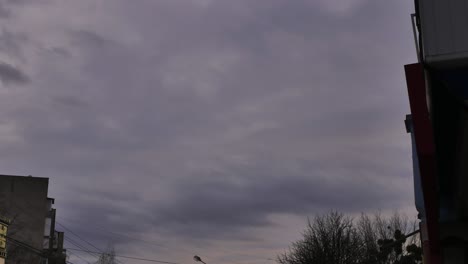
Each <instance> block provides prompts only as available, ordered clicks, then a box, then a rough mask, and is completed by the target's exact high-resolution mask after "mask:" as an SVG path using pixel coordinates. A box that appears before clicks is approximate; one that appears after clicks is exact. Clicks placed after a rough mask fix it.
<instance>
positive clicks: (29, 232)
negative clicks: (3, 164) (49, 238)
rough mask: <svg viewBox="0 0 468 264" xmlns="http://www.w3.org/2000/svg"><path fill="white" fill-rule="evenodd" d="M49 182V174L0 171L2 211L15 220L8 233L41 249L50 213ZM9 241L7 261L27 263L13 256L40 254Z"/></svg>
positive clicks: (0, 211)
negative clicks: (18, 173) (26, 174)
mask: <svg viewBox="0 0 468 264" xmlns="http://www.w3.org/2000/svg"><path fill="white" fill-rule="evenodd" d="M48 185H49V179H48V178H37V177H23V176H10V175H0V213H1V214H3V215H4V216H6V217H8V218H10V219H11V220H12V222H11V225H10V226H9V229H8V236H11V237H13V238H15V239H16V240H19V241H22V242H24V243H26V244H28V245H30V246H32V247H34V248H37V249H40V250H42V249H43V242H44V226H45V219H46V215H47V213H48V211H47V204H48V201H47V191H48ZM7 243H8V244H7V246H8V250H7V252H8V256H7V260H6V263H23V262H24V261H17V262H13V259H15V258H18V259H19V258H22V257H30V258H31V257H37V254H32V253H31V252H27V251H25V249H24V248H22V249H21V248H18V247H17V246H14V245H12V243H10V242H7ZM20 255H21V256H20ZM27 255H30V256H27ZM26 263H27V262H26Z"/></svg>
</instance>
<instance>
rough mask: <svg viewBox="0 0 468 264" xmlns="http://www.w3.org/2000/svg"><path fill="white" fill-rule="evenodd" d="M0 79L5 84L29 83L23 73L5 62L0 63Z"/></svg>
mask: <svg viewBox="0 0 468 264" xmlns="http://www.w3.org/2000/svg"><path fill="white" fill-rule="evenodd" d="M0 79H1V80H2V82H4V83H5V84H24V83H27V82H29V78H28V76H27V75H26V74H25V73H23V72H22V71H21V70H20V69H18V68H16V67H15V66H13V65H11V64H8V63H5V62H0Z"/></svg>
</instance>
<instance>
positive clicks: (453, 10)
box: [419, 0, 468, 68]
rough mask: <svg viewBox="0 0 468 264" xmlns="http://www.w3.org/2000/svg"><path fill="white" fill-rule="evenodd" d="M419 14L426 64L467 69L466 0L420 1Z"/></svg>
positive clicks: (467, 33) (467, 1)
mask: <svg viewBox="0 0 468 264" xmlns="http://www.w3.org/2000/svg"><path fill="white" fill-rule="evenodd" d="M419 11H420V18H421V28H422V41H423V50H424V57H425V60H426V62H427V63H428V64H429V65H432V66H435V67H441V68H449V67H456V66H466V65H468V0H419Z"/></svg>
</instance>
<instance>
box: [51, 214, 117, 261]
mask: <svg viewBox="0 0 468 264" xmlns="http://www.w3.org/2000/svg"><path fill="white" fill-rule="evenodd" d="M55 222H56V223H57V224H58V225H60V226H61V227H62V228H64V229H65V230H67V231H68V232H70V233H71V234H72V235H74V236H76V237H77V238H79V239H80V240H82V241H84V242H86V243H87V244H88V245H90V246H92V247H93V248H94V249H96V250H97V251H98V252H99V254H103V251H102V250H101V249H99V248H98V247H96V246H95V245H93V244H92V243H91V242H88V241H87V240H86V239H84V238H82V237H81V236H79V235H78V234H76V233H75V232H73V231H72V230H70V229H69V228H67V227H66V226H65V225H63V224H60V223H59V222H57V221H55ZM75 243H78V242H76V241H75ZM78 244H79V243H78ZM75 245H76V244H75ZM78 247H79V246H78ZM80 248H81V249H85V250H88V249H87V248H86V247H84V246H82V247H80ZM98 259H99V257H98ZM117 262H118V263H122V262H121V261H119V260H117Z"/></svg>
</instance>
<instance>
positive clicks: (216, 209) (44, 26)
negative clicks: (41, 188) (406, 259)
mask: <svg viewBox="0 0 468 264" xmlns="http://www.w3.org/2000/svg"><path fill="white" fill-rule="evenodd" d="M0 3H1V4H0V25H1V26H0V82H1V83H0V147H1V149H2V151H1V152H0V167H1V169H2V171H1V173H3V174H18V175H33V176H39V177H49V178H50V186H49V194H50V196H51V197H54V198H56V208H57V214H58V218H57V220H58V221H59V223H60V224H62V225H64V226H66V227H67V228H69V229H70V230H72V231H73V232H75V233H76V234H78V235H80V236H81V237H83V238H85V239H86V240H88V241H89V242H91V243H92V244H93V245H96V246H97V247H98V248H105V247H107V245H113V246H114V247H115V248H116V250H117V253H118V254H121V255H130V256H138V257H142V258H150V259H158V260H166V261H173V262H178V263H182V264H192V263H193V260H192V257H193V255H194V254H198V255H200V256H202V258H203V259H204V260H205V261H206V262H207V263H208V264H214V263H219V264H233V263H234V264H270V263H273V262H272V261H271V260H268V258H274V257H275V256H276V254H278V253H281V252H283V251H284V250H286V249H287V247H288V245H289V244H290V243H291V242H292V241H294V240H296V239H298V238H299V237H300V233H301V231H302V230H303V228H304V227H305V223H306V221H307V217H310V216H314V215H315V214H318V213H323V212H326V211H329V210H331V209H335V210H340V211H343V212H345V213H350V214H358V213H360V212H370V213H373V212H377V211H378V210H381V211H383V212H391V211H394V210H401V211H404V212H406V213H409V214H410V215H411V214H415V209H414V205H413V204H414V202H413V190H412V178H411V177H412V172H411V153H410V141H409V135H407V134H406V132H405V127H404V122H403V120H404V118H405V114H407V113H409V105H408V99H407V93H406V86H405V79H404V73H403V65H404V64H408V63H413V62H415V61H416V56H415V48H414V40H413V36H412V32H411V24H410V14H411V13H412V12H413V10H414V8H413V1H410V0H393V1H388V0H67V1H65V0H2V1H0ZM58 229H61V230H63V228H62V227H61V226H58ZM66 236H67V237H68V238H71V239H73V240H74V241H75V242H80V244H82V245H83V246H86V247H87V248H89V249H93V248H92V247H91V246H90V245H89V244H86V243H84V242H82V241H80V240H79V239H78V238H76V237H75V236H73V235H72V234H71V233H70V232H68V233H67V234H66ZM67 246H68V247H73V248H76V246H74V245H72V244H71V242H69V241H67ZM71 252H72V253H74V254H75V255H79V256H80V257H82V258H84V259H87V260H88V261H90V262H91V261H92V260H93V258H92V257H91V256H89V255H87V254H85V253H79V252H75V251H71ZM70 261H72V262H73V263H75V264H81V263H85V262H84V261H83V260H81V259H78V258H77V257H76V256H72V257H71V258H70ZM122 262H123V263H130V264H134V263H135V264H136V263H143V262H139V261H131V260H124V259H122Z"/></svg>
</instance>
